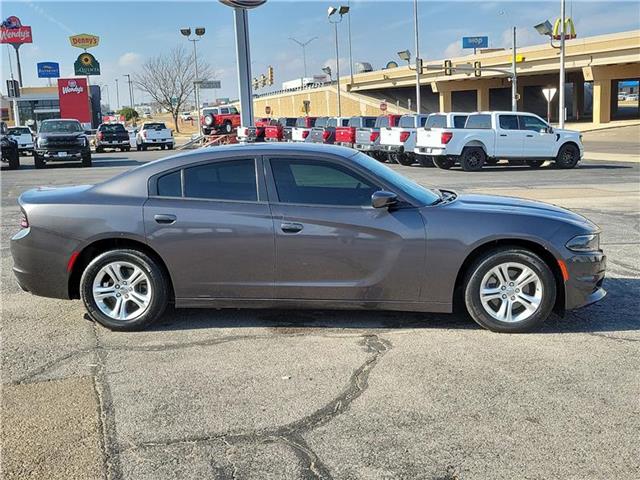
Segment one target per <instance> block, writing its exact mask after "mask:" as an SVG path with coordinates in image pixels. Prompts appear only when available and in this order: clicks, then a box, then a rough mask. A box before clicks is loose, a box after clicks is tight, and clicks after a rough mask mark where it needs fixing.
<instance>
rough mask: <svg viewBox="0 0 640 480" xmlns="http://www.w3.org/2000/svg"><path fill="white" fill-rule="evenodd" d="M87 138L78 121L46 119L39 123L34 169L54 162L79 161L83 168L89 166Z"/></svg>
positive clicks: (89, 147)
mask: <svg viewBox="0 0 640 480" xmlns="http://www.w3.org/2000/svg"><path fill="white" fill-rule="evenodd" d="M89 142H90V141H89V136H88V135H87V133H86V132H85V131H84V130H83V128H82V125H80V122H79V121H78V120H72V119H48V120H43V121H42V122H41V123H40V129H39V131H38V136H37V137H36V145H35V150H34V152H33V162H34V164H35V167H36V168H44V167H45V166H46V164H47V163H49V162H55V161H65V162H67V161H69V160H72V161H73V160H76V161H81V162H82V166H83V167H90V166H91V145H90V143H89Z"/></svg>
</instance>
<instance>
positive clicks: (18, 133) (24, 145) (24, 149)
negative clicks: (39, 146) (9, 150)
mask: <svg viewBox="0 0 640 480" xmlns="http://www.w3.org/2000/svg"><path fill="white" fill-rule="evenodd" d="M8 135H9V136H10V137H11V138H13V139H14V140H15V141H16V142H18V151H19V152H20V155H25V154H27V153H33V133H31V130H29V127H9V133H8Z"/></svg>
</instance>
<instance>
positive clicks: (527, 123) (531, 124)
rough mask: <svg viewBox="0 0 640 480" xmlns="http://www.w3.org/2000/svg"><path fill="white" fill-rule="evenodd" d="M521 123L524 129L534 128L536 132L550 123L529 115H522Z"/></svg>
mask: <svg viewBox="0 0 640 480" xmlns="http://www.w3.org/2000/svg"><path fill="white" fill-rule="evenodd" d="M520 125H521V127H520V128H522V130H532V131H534V132H539V131H540V130H542V129H546V128H547V127H548V125H547V124H546V123H544V122H543V121H542V120H540V119H537V118H536V117H530V116H528V115H520Z"/></svg>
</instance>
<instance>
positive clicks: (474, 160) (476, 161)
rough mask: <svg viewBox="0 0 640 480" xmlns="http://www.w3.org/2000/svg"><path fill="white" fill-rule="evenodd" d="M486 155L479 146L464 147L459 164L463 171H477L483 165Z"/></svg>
mask: <svg viewBox="0 0 640 480" xmlns="http://www.w3.org/2000/svg"><path fill="white" fill-rule="evenodd" d="M486 159H487V156H486V155H485V153H484V150H483V149H482V148H480V147H466V148H465V149H464V150H463V151H462V155H460V165H462V169H463V170H464V171H465V172H477V171H478V170H480V169H481V168H482V167H483V166H484V162H485V160H486Z"/></svg>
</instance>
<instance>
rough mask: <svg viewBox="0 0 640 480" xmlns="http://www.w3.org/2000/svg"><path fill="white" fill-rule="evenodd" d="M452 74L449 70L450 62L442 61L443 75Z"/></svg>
mask: <svg viewBox="0 0 640 480" xmlns="http://www.w3.org/2000/svg"><path fill="white" fill-rule="evenodd" d="M452 73H453V70H452V69H451V60H445V61H444V74H445V75H451V74H452Z"/></svg>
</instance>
